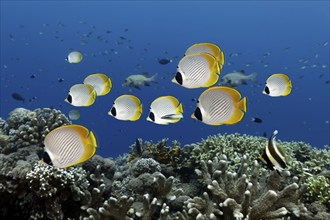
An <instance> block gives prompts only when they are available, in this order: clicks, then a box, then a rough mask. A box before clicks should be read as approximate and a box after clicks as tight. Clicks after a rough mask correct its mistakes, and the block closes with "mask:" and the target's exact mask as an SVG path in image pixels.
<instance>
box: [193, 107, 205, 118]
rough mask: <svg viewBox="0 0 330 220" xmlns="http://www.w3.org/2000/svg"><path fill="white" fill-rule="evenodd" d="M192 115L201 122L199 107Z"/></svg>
mask: <svg viewBox="0 0 330 220" xmlns="http://www.w3.org/2000/svg"><path fill="white" fill-rule="evenodd" d="M194 115H195V117H196V118H197V119H198V120H200V121H203V116H202V112H201V109H200V108H199V107H197V108H196V110H195V112H194Z"/></svg>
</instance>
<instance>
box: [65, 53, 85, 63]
mask: <svg viewBox="0 0 330 220" xmlns="http://www.w3.org/2000/svg"><path fill="white" fill-rule="evenodd" d="M82 59H83V55H82V54H81V53H80V52H79V51H73V52H71V53H69V55H68V56H67V58H66V59H65V60H66V61H68V62H69V63H80V62H81V60H82Z"/></svg>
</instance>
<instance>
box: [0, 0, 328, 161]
mask: <svg viewBox="0 0 330 220" xmlns="http://www.w3.org/2000/svg"><path fill="white" fill-rule="evenodd" d="M200 42H210V43H214V44H217V45H219V46H220V48H221V49H222V50H223V51H224V53H225V64H224V67H223V69H222V72H221V74H220V79H221V77H222V76H224V75H226V74H227V73H231V72H233V71H234V70H244V71H245V73H246V74H251V73H253V72H257V73H258V75H257V78H256V79H257V81H256V82H250V81H249V82H247V85H238V86H237V87H236V89H237V90H238V91H240V92H241V94H242V96H243V97H247V112H246V113H245V116H244V118H243V120H242V121H241V122H240V123H238V124H235V125H221V126H210V125H206V124H203V123H201V122H199V121H197V120H194V119H192V118H191V117H190V115H191V114H192V113H193V112H194V109H195V107H196V99H198V97H199V95H200V94H201V93H202V92H203V91H204V90H205V88H200V89H186V88H183V87H181V86H179V85H176V84H174V83H172V82H171V79H172V78H173V77H174V76H175V74H176V67H177V65H178V63H179V61H180V59H181V58H182V57H183V55H184V53H185V51H186V50H187V48H188V47H190V46H191V45H193V44H195V43H200ZM71 51H80V52H81V53H82V54H83V60H82V61H81V62H80V63H78V64H70V63H68V62H67V61H66V60H65V58H66V57H67V55H68V54H69V53H70V52H71ZM160 59H169V60H172V62H170V63H168V64H166V65H162V64H160V63H159V60H160ZM0 68H1V69H0V74H1V81H0V82H1V90H0V116H1V117H2V118H5V119H6V118H7V117H8V114H9V112H11V111H12V110H14V109H15V108H18V107H23V108H27V109H30V110H34V109H36V108H56V109H59V110H61V111H62V112H63V113H64V114H66V115H68V113H69V111H70V110H78V111H79V112H80V114H81V117H80V119H79V120H77V121H74V123H76V124H80V125H83V126H86V127H87V128H88V129H90V130H92V131H94V132H95V134H96V136H97V139H98V142H99V148H98V150H97V154H100V155H102V156H103V157H109V156H111V157H116V156H118V155H119V154H122V153H125V152H128V151H129V146H130V145H131V144H133V143H135V140H136V138H142V139H143V140H153V141H158V140H161V139H162V138H169V140H170V141H171V140H178V141H179V142H180V143H181V144H182V145H184V144H190V143H193V142H196V141H200V140H201V139H202V138H206V137H207V136H208V135H213V134H218V133H221V134H223V133H236V132H238V133H241V134H250V135H256V136H262V135H264V134H266V136H267V137H269V136H270V135H271V134H272V132H273V131H274V130H276V129H277V130H278V131H279V135H278V137H279V139H281V140H285V141H291V140H295V141H304V142H307V143H310V144H311V145H312V146H314V147H317V148H322V147H323V146H324V145H329V126H330V124H329V120H330V119H329V100H330V97H329V96H330V95H329V87H330V83H329V1H267V2H266V1H222V2H217V1H178V2H177V1H168V2H165V1H109V2H106V1H1V67H0ZM142 72H148V73H149V75H150V76H152V75H154V74H155V73H158V75H157V83H150V86H143V87H141V89H140V90H138V89H134V88H133V89H130V88H127V87H123V86H122V84H123V83H124V81H125V79H126V78H127V77H128V76H129V75H131V74H139V73H142ZM92 73H105V74H106V75H108V76H109V77H110V78H111V80H112V83H113V88H112V90H111V91H110V93H109V94H107V95H106V96H102V97H97V99H96V101H95V103H94V104H93V105H92V106H89V107H74V106H72V105H70V104H68V103H66V102H65V101H64V99H65V98H66V97H67V95H68V91H69V89H70V87H71V86H73V85H74V84H77V83H82V82H83V80H84V78H85V77H87V76H88V75H90V74H92ZM273 73H285V74H287V75H288V76H289V77H290V79H291V80H292V84H293V89H292V92H291V94H290V95H289V96H285V97H270V96H266V95H264V94H262V90H263V88H264V85H265V81H266V79H267V78H268V77H269V76H270V75H271V74H273ZM13 93H17V94H20V95H21V96H22V97H23V98H24V99H25V101H24V102H23V101H20V100H16V99H14V98H13V96H12V94H13ZM122 94H131V95H135V96H137V97H138V98H139V99H140V100H141V102H142V104H143V114H142V117H141V118H140V120H138V121H136V122H129V121H120V120H117V119H115V118H113V117H111V116H109V115H108V111H109V110H110V108H111V106H112V103H113V102H114V100H115V99H116V98H117V97H118V96H120V95H122ZM163 95H171V96H174V97H176V98H177V99H178V100H179V101H180V102H181V103H182V104H183V108H184V113H183V115H184V118H183V119H182V120H181V121H180V122H178V123H176V124H171V125H158V124H154V123H151V122H149V121H147V120H146V118H147V116H148V113H149V108H150V104H151V102H152V101H153V100H154V99H155V98H157V97H159V96H163ZM255 117H256V118H260V119H262V123H256V122H253V121H252V120H251V118H255Z"/></svg>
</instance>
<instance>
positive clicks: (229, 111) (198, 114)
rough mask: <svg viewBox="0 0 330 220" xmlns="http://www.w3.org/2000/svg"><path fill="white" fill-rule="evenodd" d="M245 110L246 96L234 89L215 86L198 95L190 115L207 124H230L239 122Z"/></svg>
mask: <svg viewBox="0 0 330 220" xmlns="http://www.w3.org/2000/svg"><path fill="white" fill-rule="evenodd" d="M246 111H247V107H246V97H244V98H242V96H241V94H240V93H239V92H238V91H237V90H236V89H233V88H230V87H225V86H215V87H212V88H209V89H207V90H206V91H204V92H203V93H202V94H201V95H200V97H199V98H198V101H197V107H196V109H195V112H194V113H193V114H192V115H191V117H192V118H195V119H197V120H199V121H201V122H203V123H205V124H208V125H223V124H228V125H232V124H236V123H238V122H240V121H241V120H242V119H243V117H244V113H245V112H246Z"/></svg>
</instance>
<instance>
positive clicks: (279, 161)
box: [258, 130, 287, 175]
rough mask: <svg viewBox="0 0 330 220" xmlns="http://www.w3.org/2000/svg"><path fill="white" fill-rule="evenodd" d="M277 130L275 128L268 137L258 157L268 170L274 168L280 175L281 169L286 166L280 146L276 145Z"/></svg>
mask: <svg viewBox="0 0 330 220" xmlns="http://www.w3.org/2000/svg"><path fill="white" fill-rule="evenodd" d="M277 134H278V131H277V130H275V131H274V132H273V135H272V136H271V137H270V138H269V140H268V144H267V146H266V147H265V149H264V150H263V151H262V153H261V155H260V156H259V157H258V158H259V159H260V160H261V161H262V162H263V163H264V164H266V165H267V167H268V168H269V169H270V170H276V171H277V172H278V173H279V174H280V175H281V173H280V172H281V171H282V170H283V169H285V168H286V167H287V165H286V162H285V157H284V155H283V152H281V150H280V148H278V147H277V145H276V141H275V138H276V135H277Z"/></svg>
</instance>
